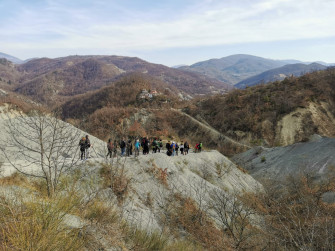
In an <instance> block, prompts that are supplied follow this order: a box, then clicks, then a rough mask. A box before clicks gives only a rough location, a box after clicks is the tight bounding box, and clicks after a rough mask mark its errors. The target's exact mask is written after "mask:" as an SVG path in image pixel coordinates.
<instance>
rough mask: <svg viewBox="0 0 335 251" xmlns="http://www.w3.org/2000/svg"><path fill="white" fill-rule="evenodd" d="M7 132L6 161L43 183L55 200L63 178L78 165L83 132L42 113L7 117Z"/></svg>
mask: <svg viewBox="0 0 335 251" xmlns="http://www.w3.org/2000/svg"><path fill="white" fill-rule="evenodd" d="M5 130H6V132H7V138H6V139H5V144H4V146H3V147H2V148H1V150H2V153H3V154H4V156H5V158H6V159H7V161H8V162H9V163H10V164H11V165H12V166H13V167H14V168H15V169H16V170H17V171H18V172H20V173H22V174H25V175H28V176H33V177H38V178H42V179H44V180H45V182H46V186H47V192H48V196H52V195H53V194H54V193H55V192H56V190H57V185H58V184H59V180H60V178H61V177H62V175H63V174H64V173H65V172H67V171H69V170H70V169H71V168H72V167H73V166H74V165H75V164H76V162H77V161H78V154H77V153H78V142H79V138H80V135H79V134H80V131H79V130H77V129H74V128H73V127H72V126H70V125H69V124H67V123H65V122H63V121H61V120H59V119H57V118H56V117H54V116H51V115H48V114H45V113H43V112H41V111H31V112H30V113H29V114H28V115H26V114H22V113H20V114H18V115H17V116H15V117H14V118H11V117H9V116H8V117H7V119H6V123H5Z"/></svg>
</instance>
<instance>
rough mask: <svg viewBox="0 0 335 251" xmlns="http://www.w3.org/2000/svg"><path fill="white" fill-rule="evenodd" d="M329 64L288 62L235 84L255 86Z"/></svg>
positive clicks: (318, 68) (238, 86)
mask: <svg viewBox="0 0 335 251" xmlns="http://www.w3.org/2000/svg"><path fill="white" fill-rule="evenodd" d="M326 68H327V66H324V65H322V64H318V63H312V64H308V65H306V64H301V63H299V64H287V65H284V66H282V67H279V68H275V69H271V70H268V71H265V72H262V73H260V74H258V75H255V76H252V77H249V78H247V79H244V80H242V81H241V82H239V83H237V84H235V85H234V86H235V87H237V88H245V87H247V86H253V85H257V84H260V83H268V82H273V81H280V80H283V79H285V78H286V77H290V76H301V75H303V74H305V73H308V72H312V71H319V70H325V69H326Z"/></svg>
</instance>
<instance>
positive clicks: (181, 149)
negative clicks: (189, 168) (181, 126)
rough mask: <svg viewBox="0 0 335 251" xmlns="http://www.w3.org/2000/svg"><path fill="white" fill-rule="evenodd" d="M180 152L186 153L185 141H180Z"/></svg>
mask: <svg viewBox="0 0 335 251" xmlns="http://www.w3.org/2000/svg"><path fill="white" fill-rule="evenodd" d="M180 154H181V155H184V142H183V141H182V142H180Z"/></svg>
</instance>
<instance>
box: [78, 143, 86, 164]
mask: <svg viewBox="0 0 335 251" xmlns="http://www.w3.org/2000/svg"><path fill="white" fill-rule="evenodd" d="M85 142H86V138H85V137H83V138H82V139H81V140H80V141H79V146H80V160H84V159H85V149H86V143H85Z"/></svg>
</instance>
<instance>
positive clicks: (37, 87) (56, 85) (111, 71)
mask: <svg viewBox="0 0 335 251" xmlns="http://www.w3.org/2000/svg"><path fill="white" fill-rule="evenodd" d="M16 67H17V70H18V72H19V73H20V80H19V81H18V82H19V83H20V84H18V86H17V88H16V91H17V92H19V93H21V94H24V95H29V96H31V97H32V98H35V99H37V100H39V101H40V102H46V100H48V101H49V103H50V102H51V103H56V102H60V101H62V100H66V99H68V97H67V96H73V95H77V94H81V93H85V92H87V91H91V90H97V89H100V88H101V87H104V86H108V85H110V84H111V83H113V82H115V80H117V79H120V77H122V76H123V75H124V74H129V73H142V74H146V75H148V76H150V77H151V78H153V79H155V81H157V82H158V83H159V82H164V83H166V84H168V85H170V86H171V88H172V87H174V88H177V90H178V91H179V92H184V93H186V94H189V95H197V94H208V93H222V92H226V91H228V90H230V89H232V87H231V86H230V85H226V84H224V83H223V82H220V81H218V80H215V79H211V78H208V77H206V76H203V75H201V74H198V73H193V72H184V71H181V70H178V69H173V68H169V67H166V66H163V65H158V64H152V63H148V62H146V61H144V60H141V59H139V58H132V57H119V56H69V57H64V58H57V59H48V58H41V59H35V60H31V61H29V62H27V63H25V64H22V65H19V66H16Z"/></svg>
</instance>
